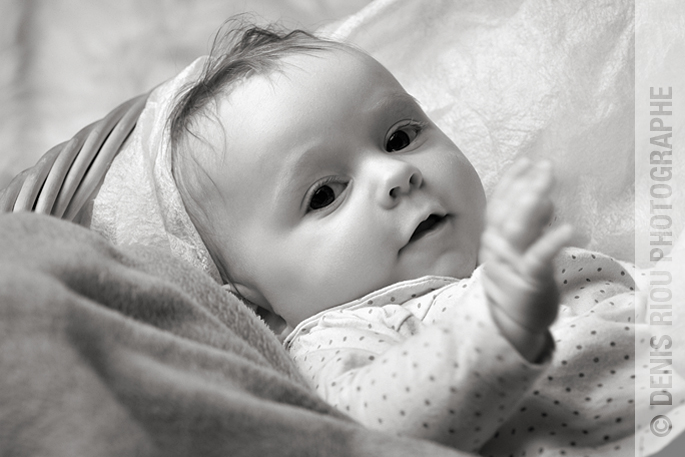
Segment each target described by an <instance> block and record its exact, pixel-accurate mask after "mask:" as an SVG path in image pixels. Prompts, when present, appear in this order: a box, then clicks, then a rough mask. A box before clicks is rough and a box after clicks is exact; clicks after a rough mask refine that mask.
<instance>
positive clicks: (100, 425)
mask: <svg viewBox="0 0 685 457" xmlns="http://www.w3.org/2000/svg"><path fill="white" fill-rule="evenodd" d="M0 234H1V236H0V347H1V348H2V350H1V351H0V372H1V373H2V376H0V455H13V456H21V455H51V456H86V455H103V456H106V455H112V456H122V455H137V456H153V455H160V456H162V455H163V456H172V455H202V456H211V455H217V456H218V455H222V456H227V455H230V456H238V455H245V456H256V455H263V456H267V455H279V456H298V457H300V456H308V455H311V456H343V455H345V456H362V455H363V456H405V455H406V456H410V455H411V456H415V455H431V456H443V455H444V456H448V455H451V456H456V455H461V454H459V453H456V452H455V451H452V450H447V449H445V448H441V447H438V446H436V445H433V444H431V443H428V442H422V441H418V440H408V439H401V438H395V437H392V436H389V435H384V434H380V433H374V432H371V431H367V430H365V429H363V428H362V427H361V426H359V425H357V424H355V423H353V422H351V421H350V420H349V419H346V418H345V417H343V416H342V415H341V414H340V413H336V412H335V411H334V409H333V408H331V407H330V406H328V405H327V404H325V403H324V402H323V401H322V400H320V399H319V398H317V397H316V395H315V394H314V393H312V392H311V391H310V390H309V389H308V388H307V387H305V384H304V383H303V382H302V380H301V379H300V376H299V375H298V373H297V371H296V369H295V368H294V366H293V364H292V363H291V361H290V359H289V358H288V357H287V355H286V353H285V352H284V350H283V349H282V347H281V346H280V344H279V342H278V341H277V340H276V338H275V337H274V336H273V335H272V334H271V333H270V332H269V331H268V330H267V328H266V326H265V325H264V324H263V323H262V322H261V321H260V320H259V319H258V318H257V317H256V316H255V315H254V314H253V313H252V312H251V311H249V310H248V309H247V308H246V307H244V306H243V305H242V304H241V303H239V302H238V301H237V300H236V299H234V298H233V297H231V296H229V295H228V294H227V293H226V292H225V291H223V290H222V289H221V288H220V287H219V286H218V285H216V283H215V282H214V281H212V280H211V279H210V278H209V277H208V276H206V275H205V274H203V273H201V272H199V271H197V270H196V269H193V268H191V267H189V266H188V265H186V264H185V263H183V262H181V261H179V260H178V259H175V258H173V257H170V256H168V255H167V254H164V253H161V252H160V251H158V250H154V249H151V248H144V247H136V248H129V249H119V248H115V247H113V246H111V245H110V244H108V243H107V242H105V241H104V239H103V238H102V237H100V236H99V235H97V234H95V233H93V232H91V231H89V230H86V229H84V228H82V227H79V226H76V225H74V224H71V223H68V222H64V221H59V220H57V219H54V218H50V217H46V216H39V215H35V214H13V215H2V216H0Z"/></svg>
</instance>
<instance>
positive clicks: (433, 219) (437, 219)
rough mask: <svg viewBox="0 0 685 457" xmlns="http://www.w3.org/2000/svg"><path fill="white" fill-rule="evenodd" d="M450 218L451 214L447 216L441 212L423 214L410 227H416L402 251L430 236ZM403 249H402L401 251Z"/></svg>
mask: <svg viewBox="0 0 685 457" xmlns="http://www.w3.org/2000/svg"><path fill="white" fill-rule="evenodd" d="M449 217H450V216H449V214H447V213H445V212H444V211H441V210H437V211H431V212H429V213H423V214H422V215H421V216H420V217H418V218H417V219H416V220H415V221H414V224H412V225H411V226H410V227H414V229H413V231H412V232H411V233H410V234H409V236H408V237H407V238H406V239H407V242H406V243H405V245H404V246H403V247H402V249H404V248H405V247H407V246H409V245H410V244H412V243H414V242H416V241H418V240H420V239H421V238H423V237H424V236H426V235H429V234H430V233H432V232H434V231H435V230H437V229H438V228H440V227H442V226H443V225H444V224H445V223H446V222H447V220H448V218H449ZM402 249H400V251H401V250H402Z"/></svg>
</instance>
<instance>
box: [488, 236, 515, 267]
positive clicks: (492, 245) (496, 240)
mask: <svg viewBox="0 0 685 457" xmlns="http://www.w3.org/2000/svg"><path fill="white" fill-rule="evenodd" d="M480 261H481V263H484V262H499V263H506V264H510V265H516V264H518V263H520V262H521V254H520V253H518V252H517V251H515V250H514V249H513V248H512V246H511V244H510V243H509V241H508V240H507V239H506V238H503V237H502V236H501V235H500V234H499V232H498V231H496V230H492V229H486V230H485V232H483V235H482V236H481V249H480Z"/></svg>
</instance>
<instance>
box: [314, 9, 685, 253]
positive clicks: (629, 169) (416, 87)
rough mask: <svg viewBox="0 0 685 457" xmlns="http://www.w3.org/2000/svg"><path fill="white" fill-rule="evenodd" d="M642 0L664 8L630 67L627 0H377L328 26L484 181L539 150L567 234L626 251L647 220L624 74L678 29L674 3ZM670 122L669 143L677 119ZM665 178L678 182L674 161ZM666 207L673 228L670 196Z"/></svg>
mask: <svg viewBox="0 0 685 457" xmlns="http://www.w3.org/2000/svg"><path fill="white" fill-rule="evenodd" d="M638 3H639V2H638ZM642 3H644V4H645V6H644V7H645V8H647V4H648V5H649V6H648V8H649V9H650V10H660V11H658V12H657V13H656V16H657V17H662V18H672V19H673V21H672V22H671V23H669V24H670V26H671V27H670V28H669V27H668V25H666V24H662V25H660V26H658V27H656V26H654V24H651V25H649V24H646V25H645V27H644V29H645V33H643V34H642V35H641V39H642V40H643V42H642V43H641V44H642V45H643V48H646V49H647V53H649V55H648V56H647V55H642V56H641V57H645V58H646V57H649V64H650V65H649V66H648V67H646V68H642V67H641V68H639V69H637V74H635V72H636V69H635V60H634V59H635V14H634V9H635V2H634V1H632V0H611V1H603V2H597V1H594V0H581V1H574V2H548V1H543V0H503V1H494V2H470V1H447V0H444V1H432V2H428V1H425V2H415V1H411V0H377V1H375V2H373V3H371V4H370V5H369V6H367V7H366V8H365V9H363V10H361V11H360V12H358V13H357V14H356V15H353V16H352V17H350V18H348V19H347V20H345V21H341V22H339V23H338V24H335V25H334V26H330V27H328V28H327V31H328V32H329V33H333V34H334V35H336V36H337V37H339V38H342V39H346V40H348V41H350V42H352V43H354V44H357V45H359V46H360V47H361V48H363V49H366V50H367V51H369V52H370V53H371V54H372V55H373V56H374V57H376V58H377V59H378V60H379V61H380V62H381V63H383V64H384V65H385V66H386V67H388V68H389V69H390V71H391V72H392V73H393V74H395V75H396V77H397V78H398V79H399V81H400V82H401V83H402V84H403V85H404V86H405V88H406V89H407V90H408V91H409V92H410V93H411V94H413V95H414V96H416V97H417V98H418V99H419V100H420V101H421V102H422V103H423V105H424V107H425V109H426V110H427V112H428V114H429V115H430V116H431V117H432V118H433V120H434V121H436V123H437V124H438V125H439V126H440V127H441V128H442V129H443V130H444V131H445V132H446V133H447V134H448V135H449V136H450V137H452V138H453V139H454V140H455V142H456V143H457V145H458V146H459V147H460V148H461V149H462V151H463V152H464V153H465V154H466V156H467V157H468V158H469V159H470V160H471V161H472V162H473V164H474V165H475V167H476V169H477V170H478V172H479V174H480V176H481V179H482V180H483V182H484V185H485V188H486V192H487V193H488V194H489V193H490V191H491V190H492V188H493V186H494V185H495V183H496V182H497V181H498V179H499V177H500V176H501V173H502V171H503V170H504V169H506V167H507V166H509V165H510V164H511V163H512V162H513V161H514V160H516V159H517V158H519V157H522V156H527V157H530V158H532V159H534V160H538V159H548V160H551V161H552V163H553V164H554V167H555V170H556V174H557V181H558V185H557V188H556V190H555V191H554V196H553V197H554V200H555V202H556V203H557V216H558V220H557V221H556V223H558V222H560V221H566V222H571V223H572V224H573V225H574V226H575V228H576V231H577V237H576V239H575V244H576V245H577V246H581V247H586V248H589V249H593V250H599V251H601V252H604V253H607V254H609V255H613V256H616V257H618V258H620V259H623V260H630V261H632V260H634V236H635V226H636V225H640V224H642V223H643V222H645V221H647V228H648V218H649V202H648V201H645V200H644V199H643V198H642V197H644V195H645V193H646V195H647V197H649V191H648V190H645V187H641V188H640V189H639V192H638V193H639V196H640V199H639V203H640V206H639V208H638V209H637V217H638V220H635V212H634V211H635V210H634V206H633V205H634V201H635V195H636V193H635V187H634V183H635V143H634V134H635V124H634V122H635V117H634V115H635V108H634V104H635V78H636V77H637V78H638V80H640V78H645V77H646V75H658V74H659V72H660V71H661V70H660V69H661V68H662V67H663V66H664V65H665V63H666V62H668V61H669V59H670V60H671V61H672V60H673V59H674V55H673V52H674V51H676V50H677V49H678V47H677V46H678V43H679V42H685V31H684V30H685V29H683V28H682V27H680V29H678V24H682V20H683V18H684V17H685V14H684V8H683V6H682V4H681V3H678V2H676V1H666V2H642ZM656 3H658V4H656ZM679 5H680V6H679ZM678 18H680V19H678ZM656 29H659V30H656ZM674 46H676V48H675V49H673V47H674ZM644 61H645V60H643V62H644ZM681 79H682V78H681ZM674 132H676V135H678V138H680V144H682V140H685V138H683V135H685V126H684V125H680V128H678V127H677V126H676V128H674ZM639 133H640V134H641V135H642V134H645V130H644V128H642V129H640V130H639ZM648 133H649V132H648V131H647V132H646V134H648ZM678 143H679V140H677V139H674V144H678ZM639 144H640V147H641V148H648V147H649V141H647V142H646V143H645V142H644V141H643V142H641V143H639ZM640 153H644V151H641V150H639V151H638V154H640ZM673 181H674V182H676V183H685V168H683V166H681V167H680V168H679V169H677V170H674V179H673ZM681 187H682V186H681ZM682 197H683V194H682V191H681V192H680V193H679V194H678V195H674V198H673V201H674V202H677V201H683V200H682ZM678 198H680V200H678ZM645 205H646V206H645ZM681 206H682V205H681ZM673 216H674V230H673V233H675V234H677V233H680V232H681V231H682V229H683V211H682V208H680V207H676V208H675V209H674V212H673ZM641 233H642V235H643V236H644V235H645V233H644V232H641ZM646 235H647V236H648V234H646Z"/></svg>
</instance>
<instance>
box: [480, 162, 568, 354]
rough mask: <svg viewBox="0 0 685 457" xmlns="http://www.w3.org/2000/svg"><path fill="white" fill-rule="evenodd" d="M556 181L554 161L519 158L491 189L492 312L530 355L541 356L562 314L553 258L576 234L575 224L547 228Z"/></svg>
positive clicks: (486, 244)
mask: <svg viewBox="0 0 685 457" xmlns="http://www.w3.org/2000/svg"><path fill="white" fill-rule="evenodd" d="M552 185H553V178H552V172H551V166H550V164H549V163H547V162H543V163H539V164H537V165H532V164H531V163H530V162H529V161H528V160H521V161H519V162H517V163H516V164H515V165H514V166H513V167H512V169H511V170H509V171H508V172H507V173H506V175H505V176H504V178H503V179H502V181H501V183H500V184H499V186H498V187H497V188H496V189H495V192H494V194H493V195H492V198H491V200H490V203H489V207H488V212H487V218H486V227H485V231H484V233H483V237H482V242H481V250H480V259H481V262H483V263H484V277H483V282H484V288H485V293H486V295H487V296H488V300H489V302H490V305H491V310H492V313H493V318H494V319H495V322H496V323H497V325H498V326H499V328H500V330H501V331H502V333H503V334H504V335H505V337H507V338H508V339H509V341H510V342H511V344H512V345H514V347H516V348H517V349H518V351H519V352H520V353H521V354H522V355H523V356H524V357H525V358H526V359H528V360H530V361H535V360H536V359H538V358H539V356H540V354H541V352H542V350H543V349H544V347H545V344H546V334H547V329H548V327H549V326H550V325H551V324H552V322H554V319H555V318H556V316H557V312H558V307H559V292H558V290H557V287H556V283H555V281H554V269H553V259H554V256H555V255H556V254H557V253H558V252H559V250H560V249H561V248H562V247H564V246H565V245H566V244H568V242H569V240H570V238H571V234H572V230H571V228H570V226H562V227H560V228H558V229H556V230H552V231H549V232H546V233H543V231H544V229H545V227H546V226H547V225H548V224H549V222H550V219H551V217H552V214H553V212H554V205H553V204H552V201H551V200H550V197H549V194H550V190H551V188H552Z"/></svg>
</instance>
